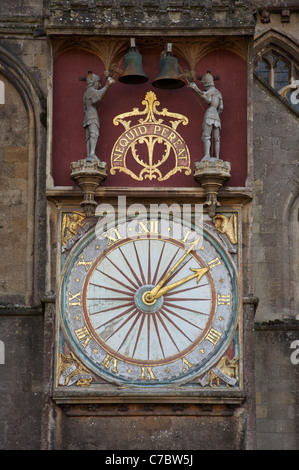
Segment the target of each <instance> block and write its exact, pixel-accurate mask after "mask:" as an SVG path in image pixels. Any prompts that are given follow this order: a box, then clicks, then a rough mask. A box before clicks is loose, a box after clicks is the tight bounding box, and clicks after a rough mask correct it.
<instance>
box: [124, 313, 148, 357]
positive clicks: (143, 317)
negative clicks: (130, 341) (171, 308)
mask: <svg viewBox="0 0 299 470" xmlns="http://www.w3.org/2000/svg"><path fill="white" fill-rule="evenodd" d="M140 315H141V313H140V312H139V315H138V318H139V317H140ZM145 317H146V313H143V314H142V318H141V320H140V325H139V328H138V332H137V335H136V341H135V346H134V349H133V353H132V357H134V355H135V352H136V348H137V345H138V342H139V339H140V335H141V330H142V327H143V324H144V320H145ZM138 318H136V321H137V319H138ZM133 326H134V324H133V325H132V328H133ZM131 331H132V329H131V330H129V331H128V334H129V333H130V332H131ZM127 336H128V335H127ZM125 339H126V338H125ZM124 341H125V340H124ZM124 341H123V342H122V344H121V346H122V345H123V343H124ZM121 346H120V348H121Z"/></svg>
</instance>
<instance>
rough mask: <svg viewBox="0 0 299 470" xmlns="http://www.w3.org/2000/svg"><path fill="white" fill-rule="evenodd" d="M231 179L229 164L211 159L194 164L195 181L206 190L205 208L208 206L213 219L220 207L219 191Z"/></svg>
mask: <svg viewBox="0 0 299 470" xmlns="http://www.w3.org/2000/svg"><path fill="white" fill-rule="evenodd" d="M230 177H231V165H230V163H229V162H225V161H223V160H219V159H215V158H211V159H209V160H204V161H203V160H202V161H201V162H195V164H194V179H195V181H196V182H197V183H198V184H200V185H201V187H202V188H203V189H204V190H205V193H206V195H207V199H206V202H205V203H204V206H207V208H208V213H209V216H210V217H211V218H213V217H215V213H216V208H217V207H219V206H220V202H219V201H218V200H217V196H218V191H219V189H220V188H221V187H222V186H223V185H224V183H226V182H227V181H228V180H229V179H230Z"/></svg>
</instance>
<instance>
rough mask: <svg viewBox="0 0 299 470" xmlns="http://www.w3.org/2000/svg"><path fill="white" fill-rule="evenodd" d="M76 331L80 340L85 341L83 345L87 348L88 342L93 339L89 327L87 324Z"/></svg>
mask: <svg viewBox="0 0 299 470" xmlns="http://www.w3.org/2000/svg"><path fill="white" fill-rule="evenodd" d="M75 333H76V335H77V338H78V340H79V341H80V342H82V341H83V343H82V346H83V347H84V348H86V346H87V344H88V342H89V341H90V340H91V336H90V334H89V331H88V329H87V328H86V326H83V327H82V328H79V329H78V330H75Z"/></svg>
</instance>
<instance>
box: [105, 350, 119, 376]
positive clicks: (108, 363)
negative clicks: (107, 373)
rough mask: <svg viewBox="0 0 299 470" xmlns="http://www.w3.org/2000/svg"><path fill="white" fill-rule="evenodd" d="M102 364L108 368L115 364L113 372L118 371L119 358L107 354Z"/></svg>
mask: <svg viewBox="0 0 299 470" xmlns="http://www.w3.org/2000/svg"><path fill="white" fill-rule="evenodd" d="M102 365H103V366H104V367H106V369H110V367H111V366H113V367H112V372H116V373H117V359H115V357H113V356H110V354H107V355H106V357H105V359H104V360H103V362H102Z"/></svg>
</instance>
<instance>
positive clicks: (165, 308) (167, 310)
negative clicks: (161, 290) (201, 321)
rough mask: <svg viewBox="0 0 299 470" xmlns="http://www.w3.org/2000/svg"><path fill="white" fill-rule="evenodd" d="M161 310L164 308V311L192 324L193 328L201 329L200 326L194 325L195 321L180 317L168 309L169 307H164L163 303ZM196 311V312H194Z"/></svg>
mask: <svg viewBox="0 0 299 470" xmlns="http://www.w3.org/2000/svg"><path fill="white" fill-rule="evenodd" d="M163 310H166V312H168V313H170V314H171V315H174V316H175V317H178V318H179V319H180V320H182V321H184V322H186V323H189V325H192V326H194V327H195V328H198V329H199V330H202V328H200V327H199V326H198V325H196V324H195V323H193V322H191V321H190V320H187V319H186V318H184V317H182V316H181V315H179V314H178V313H175V312H173V310H170V309H169V308H167V307H165V304H164V305H163ZM193 312H195V310H193ZM195 313H197V312H195Z"/></svg>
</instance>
